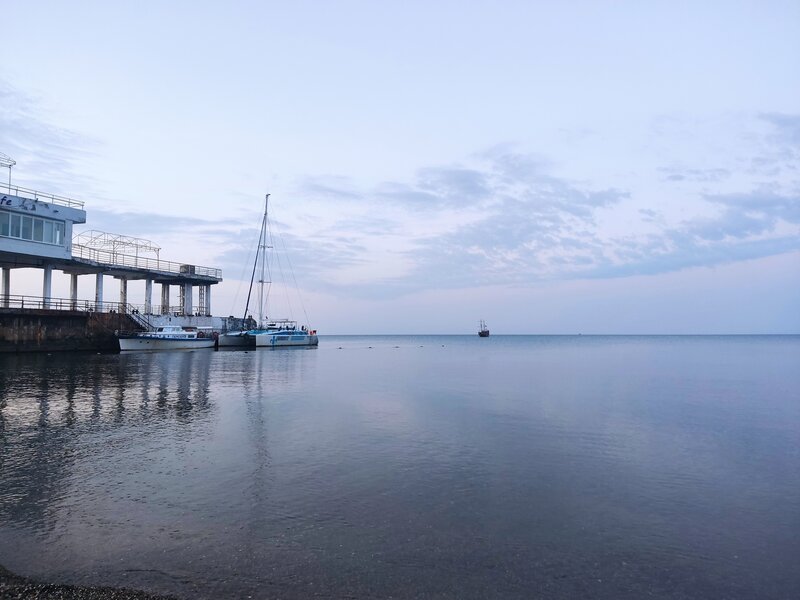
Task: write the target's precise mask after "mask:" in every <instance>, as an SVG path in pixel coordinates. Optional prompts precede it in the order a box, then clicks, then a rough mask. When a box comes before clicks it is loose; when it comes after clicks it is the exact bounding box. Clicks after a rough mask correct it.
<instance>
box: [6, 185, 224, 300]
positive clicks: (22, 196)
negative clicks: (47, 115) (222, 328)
mask: <svg viewBox="0 0 800 600" xmlns="http://www.w3.org/2000/svg"><path fill="white" fill-rule="evenodd" d="M85 222H86V212H85V210H84V206H83V202H79V201H77V200H73V199H71V198H65V197H63V196H56V195H54V194H43V193H41V192H37V191H34V190H29V189H25V188H22V187H18V186H12V185H11V183H10V182H9V183H8V184H0V272H1V273H2V277H1V280H2V281H1V283H2V288H1V289H0V308H40V309H62V310H95V311H100V312H103V311H106V310H119V311H120V312H137V313H138V312H140V311H141V312H143V313H145V314H153V315H176V316H190V315H199V316H210V315H211V286H212V285H215V284H217V283H219V282H221V281H222V271H221V270H220V269H214V268H209V267H201V266H197V265H191V264H185V263H178V262H171V261H165V260H161V259H160V257H159V251H160V248H159V247H158V246H156V245H154V244H153V243H152V242H149V241H147V240H142V239H138V238H132V237H128V236H124V235H114V234H108V233H103V232H98V231H89V232H84V233H82V234H81V235H79V236H75V237H74V239H73V231H72V228H73V225H74V224H82V223H85ZM17 268H34V269H40V270H41V272H42V295H41V297H33V296H19V295H14V294H12V271H13V270H14V269H17ZM54 269H57V270H60V271H63V272H64V273H67V274H69V276H70V297H69V298H64V299H56V298H53V295H52V277H53V270H54ZM86 275H89V276H91V275H93V276H94V278H95V294H94V299H93V300H79V299H78V277H80V276H86ZM109 276H110V277H113V278H115V279H118V280H119V302H113V303H110V302H108V301H107V300H106V299H105V298H104V296H103V281H104V278H105V277H109ZM131 280H144V281H145V298H144V304H143V305H142V306H141V307H139V306H136V307H133V306H131V305H130V304H129V303H128V281H131ZM154 283H155V284H159V285H160V286H161V303H160V304H159V305H155V304H153V299H152V294H153V284H154ZM172 286H177V287H178V288H179V290H180V292H179V296H178V303H177V305H176V306H172V305H171V304H170V289H171V287H172ZM195 288H197V292H198V293H197V301H196V303H195V296H194V289H195ZM109 306H113V308H109Z"/></svg>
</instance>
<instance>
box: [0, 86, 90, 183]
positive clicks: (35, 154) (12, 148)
mask: <svg viewBox="0 0 800 600" xmlns="http://www.w3.org/2000/svg"><path fill="white" fill-rule="evenodd" d="M0 107H1V108H0V132H2V134H3V137H2V143H3V147H2V148H0V151H2V152H4V153H5V154H7V155H9V156H11V158H12V159H14V160H16V161H17V166H16V167H14V171H15V172H16V175H17V176H19V175H22V178H21V179H23V180H24V181H25V187H31V186H33V187H39V188H44V189H52V188H53V187H55V188H57V189H63V190H79V191H80V190H84V189H85V188H86V187H87V186H89V185H91V184H92V183H93V180H92V178H91V177H89V176H87V175H86V174H85V173H84V172H82V170H81V169H80V168H79V167H78V164H79V163H80V162H81V160H82V159H84V158H86V157H88V156H92V155H93V154H94V153H95V152H97V151H98V149H99V148H100V143H99V142H98V141H97V140H94V139H92V138H89V137H87V136H85V135H82V134H80V133H78V132H75V131H71V130H69V129H65V128H62V127H57V126H55V125H52V124H51V123H50V122H49V121H48V120H47V117H46V115H47V110H46V109H45V108H44V107H43V106H42V103H41V101H40V100H39V99H38V98H36V97H34V96H31V95H29V94H25V93H23V92H21V91H19V90H17V89H16V88H14V87H12V86H11V85H9V84H8V83H6V82H4V81H3V80H0ZM79 173H80V175H79ZM18 179H20V177H16V178H12V184H13V183H14V181H15V180H18ZM65 193H71V192H65Z"/></svg>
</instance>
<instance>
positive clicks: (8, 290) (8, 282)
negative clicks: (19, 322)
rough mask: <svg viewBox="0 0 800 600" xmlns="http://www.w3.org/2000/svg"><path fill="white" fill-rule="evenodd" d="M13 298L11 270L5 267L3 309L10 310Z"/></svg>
mask: <svg viewBox="0 0 800 600" xmlns="http://www.w3.org/2000/svg"><path fill="white" fill-rule="evenodd" d="M10 296H11V269H10V268H8V267H3V300H2V305H3V308H8V306H9V300H10Z"/></svg>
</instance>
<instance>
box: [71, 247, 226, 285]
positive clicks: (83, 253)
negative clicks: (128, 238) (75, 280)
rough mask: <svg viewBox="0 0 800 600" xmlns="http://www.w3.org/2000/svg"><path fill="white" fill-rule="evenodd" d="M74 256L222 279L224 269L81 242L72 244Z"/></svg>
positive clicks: (101, 261)
mask: <svg viewBox="0 0 800 600" xmlns="http://www.w3.org/2000/svg"><path fill="white" fill-rule="evenodd" d="M72 257H73V258H83V259H85V260H91V261H94V262H97V263H100V264H103V265H108V266H113V267H131V268H136V269H149V270H151V271H160V272H162V273H174V274H177V275H201V276H205V277H213V278H214V279H222V269H212V268H210V267H199V266H197V265H187V264H183V263H177V262H171V261H168V260H161V259H158V258H149V257H146V256H132V255H130V254H120V253H119V252H113V251H111V250H100V249H98V248H90V247H89V246H83V245H81V244H72Z"/></svg>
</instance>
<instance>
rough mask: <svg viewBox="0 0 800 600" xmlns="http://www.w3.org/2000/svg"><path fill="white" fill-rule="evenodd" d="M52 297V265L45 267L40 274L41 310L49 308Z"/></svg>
mask: <svg viewBox="0 0 800 600" xmlns="http://www.w3.org/2000/svg"><path fill="white" fill-rule="evenodd" d="M52 295H53V265H45V266H44V270H43V272H42V308H50V297H51V296H52Z"/></svg>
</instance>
